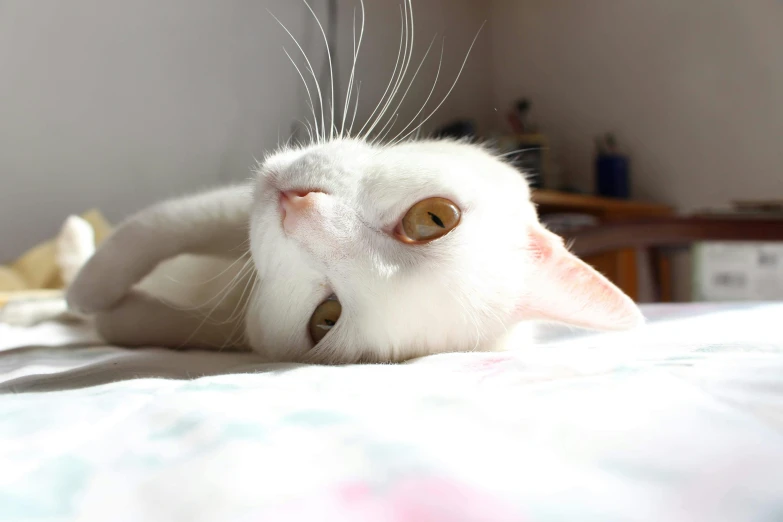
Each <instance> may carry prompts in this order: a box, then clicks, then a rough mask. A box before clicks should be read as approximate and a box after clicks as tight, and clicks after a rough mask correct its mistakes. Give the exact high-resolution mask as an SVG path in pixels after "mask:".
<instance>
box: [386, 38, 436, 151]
mask: <svg viewBox="0 0 783 522" xmlns="http://www.w3.org/2000/svg"><path fill="white" fill-rule="evenodd" d="M445 50H446V39H445V38H444V39H443V40H442V41H441V45H440V61H439V62H438V70H437V72H436V73H435V81H433V82H432V88H431V89H430V92H429V94H427V98H426V99H425V100H424V103H423V104H422V105H421V109H419V112H417V113H416V115H415V116H414V117H413V118H411V121H410V123H408V125H406V126H405V127H404V128H403V129H402V130H401V131H400V133H399V134H397V135H396V136H395V137H394V138H393V139H392V140H391V141H392V145H396V144H397V143H399V142H400V141H402V140H399V141H397V140H398V139H399V137H400V135H401V134H402V133H403V132H405V131H406V130H407V129H408V128H410V126H411V125H413V124H414V123H415V122H416V119H417V118H418V117H419V116H421V113H422V112H424V109H425V108H426V107H427V104H428V103H429V102H430V99H431V98H432V95H433V94H434V93H435V88H436V87H437V86H438V79H439V78H440V71H441V69H442V67H443V53H444V52H445ZM419 121H420V123H419V126H418V128H421V126H422V125H423V121H422V120H419Z"/></svg>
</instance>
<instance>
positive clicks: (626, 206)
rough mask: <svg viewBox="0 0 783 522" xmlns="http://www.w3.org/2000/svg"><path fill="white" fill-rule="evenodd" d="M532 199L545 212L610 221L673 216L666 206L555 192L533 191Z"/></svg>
mask: <svg viewBox="0 0 783 522" xmlns="http://www.w3.org/2000/svg"><path fill="white" fill-rule="evenodd" d="M532 199H533V203H535V204H536V205H537V206H538V207H539V208H541V210H544V211H546V212H557V211H562V212H585V213H588V214H593V215H597V216H598V217H602V218H606V219H608V220H610V221H616V220H618V219H628V218H632V217H651V216H667V215H672V214H674V209H673V208H672V207H669V206H667V205H660V204H657V203H646V202H642V201H633V200H627V199H614V198H604V197H599V196H592V195H588V194H572V193H568V192H558V191H556V190H543V189H541V190H534V191H533V198H532Z"/></svg>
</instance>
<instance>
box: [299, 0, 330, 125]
mask: <svg viewBox="0 0 783 522" xmlns="http://www.w3.org/2000/svg"><path fill="white" fill-rule="evenodd" d="M302 2H304V4H305V5H306V6H307V9H309V10H310V13H311V14H312V15H313V18H314V19H315V23H316V24H318V29H320V30H321V35H322V36H323V38H324V45H326V56H327V59H328V61H329V77H330V80H331V85H332V88H331V97H332V103H331V105H330V109H331V112H332V119H331V125H330V128H329V137H330V139H334V129H335V127H334V67H333V66H332V50H331V49H330V47H331V46H330V45H329V39H328V38H327V37H326V31H324V27H323V25H321V20H319V19H318V15H316V14H315V11H313V8H312V7H310V3H309V2H308V1H307V0H302ZM321 110H322V111H323V101H322V102H321ZM321 118H323V112H322V114H321ZM323 123H324V122H322V124H323ZM324 139H326V131H325V130H324Z"/></svg>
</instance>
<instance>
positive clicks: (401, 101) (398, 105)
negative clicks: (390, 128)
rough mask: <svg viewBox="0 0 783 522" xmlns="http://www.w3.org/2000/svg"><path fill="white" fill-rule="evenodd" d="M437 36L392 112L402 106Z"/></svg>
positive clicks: (397, 110)
mask: <svg viewBox="0 0 783 522" xmlns="http://www.w3.org/2000/svg"><path fill="white" fill-rule="evenodd" d="M436 38H437V35H435V36H434V37H433V38H432V41H431V42H430V45H429V47H427V52H425V53H424V57H423V58H422V59H421V62H420V63H419V67H418V68H417V69H416V72H415V73H414V74H413V78H411V81H410V83H409V84H408V88H407V89H405V92H404V93H403V95H402V98H400V101H399V102H398V103H397V107H395V108H394V113H395V114H397V113H398V112H399V110H400V107H402V104H403V102H404V101H405V99H406V98H407V96H408V92H410V90H411V87H413V83H414V82H415V81H416V78H417V77H418V76H419V72H420V71H421V68H422V67H423V66H424V62H425V61H426V60H427V57H428V56H429V54H430V51H431V50H432V46H433V44H434V43H435V39H436ZM381 132H383V130H381Z"/></svg>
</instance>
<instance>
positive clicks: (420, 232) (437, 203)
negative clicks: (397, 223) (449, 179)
mask: <svg viewBox="0 0 783 522" xmlns="http://www.w3.org/2000/svg"><path fill="white" fill-rule="evenodd" d="M460 217H461V212H460V210H459V208H458V207H457V205H455V204H454V203H453V202H451V201H449V200H448V199H445V198H429V199H425V200H423V201H419V202H418V203H416V204H415V205H413V206H412V207H411V208H410V210H408V213H407V214H405V217H403V218H402V223H401V227H400V228H401V230H400V236H401V238H402V239H403V240H404V241H407V242H411V243H425V242H427V241H432V240H433V239H438V238H439V237H442V236H445V235H446V234H448V233H449V232H451V231H452V230H454V228H456V226H457V225H459V220H460Z"/></svg>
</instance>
